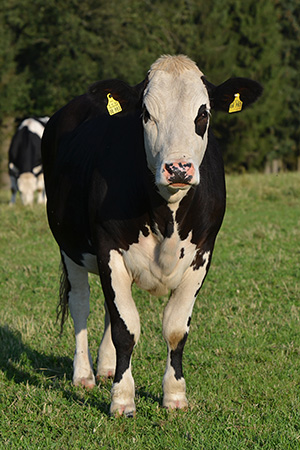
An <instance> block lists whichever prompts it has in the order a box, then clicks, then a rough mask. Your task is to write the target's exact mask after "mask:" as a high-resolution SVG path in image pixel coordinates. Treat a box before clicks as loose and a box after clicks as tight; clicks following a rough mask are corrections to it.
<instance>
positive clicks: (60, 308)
mask: <svg viewBox="0 0 300 450" xmlns="http://www.w3.org/2000/svg"><path fill="white" fill-rule="evenodd" d="M60 270H61V274H60V286H59V303H58V305H57V308H56V319H57V321H59V320H60V334H61V335H62V332H63V328H64V323H65V321H66V319H67V317H68V314H69V308H68V299H69V292H70V289H71V286H70V282H69V279H68V273H67V269H66V266H65V264H64V260H63V258H62V259H61V264H60Z"/></svg>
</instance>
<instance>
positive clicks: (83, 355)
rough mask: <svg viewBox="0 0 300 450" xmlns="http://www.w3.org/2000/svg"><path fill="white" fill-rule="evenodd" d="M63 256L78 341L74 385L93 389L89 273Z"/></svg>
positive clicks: (76, 339)
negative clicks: (89, 330) (88, 325)
mask: <svg viewBox="0 0 300 450" xmlns="http://www.w3.org/2000/svg"><path fill="white" fill-rule="evenodd" d="M62 254H63V259H64V262H65V265H66V269H67V273H68V279H69V282H70V286H71V290H70V292H69V308H70V313H71V316H72V319H73V322H74V330H75V341H76V350H75V355H74V362H73V367H74V372H73V383H74V384H75V386H77V385H82V386H85V387H87V388H92V387H94V386H95V377H94V374H93V365H92V358H91V355H90V352H89V348H88V337H87V319H88V316H89V311H90V307H89V294H90V289H89V283H88V272H87V270H86V269H85V268H84V267H81V266H78V265H77V264H75V263H74V262H73V261H72V260H71V259H70V258H69V257H68V256H67V255H66V254H65V253H64V252H62Z"/></svg>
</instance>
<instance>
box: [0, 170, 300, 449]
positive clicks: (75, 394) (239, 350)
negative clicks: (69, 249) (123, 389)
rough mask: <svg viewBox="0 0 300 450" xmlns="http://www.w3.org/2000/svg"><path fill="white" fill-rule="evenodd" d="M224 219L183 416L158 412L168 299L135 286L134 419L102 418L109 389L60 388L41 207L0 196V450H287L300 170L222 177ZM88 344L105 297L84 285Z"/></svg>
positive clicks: (66, 349) (52, 275)
mask: <svg viewBox="0 0 300 450" xmlns="http://www.w3.org/2000/svg"><path fill="white" fill-rule="evenodd" d="M227 185H228V200H227V212H226V216H225V220H224V224H223V227H222V230H221V232H220V234H219V236H218V239H217V242H216V247H215V252H214V256H213V261H212V265H211V269H210V272H209V275H208V277H207V280H206V282H205V284H204V286H203V288H202V290H201V292H200V294H199V297H198V299H197V302H196V305H195V309H194V313H193V317H192V324H191V332H190V336H189V339H188V341H187V344H186V349H185V353H184V373H185V377H186V382H187V391H188V398H189V402H190V409H189V411H188V412H175V413H171V414H170V413H168V412H167V411H165V410H164V409H163V408H162V407H161V400H162V389H161V380H162V376H163V373H164V367H165V359H166V348H165V344H164V342H163V338H162V333H161V318H162V312H163V307H164V305H165V303H166V298H159V299H157V298H156V297H153V296H151V295H150V294H148V293H145V292H143V291H140V290H139V289H137V288H134V291H133V294H134V298H135V299H136V303H137V306H138V309H139V311H140V315H141V323H142V333H141V338H140V342H139V344H138V346H137V347H136V349H135V351H134V357H133V374H134V377H135V382H136V404H137V417H136V419H134V420H125V419H124V418H121V419H119V420H116V419H113V418H110V417H109V414H108V411H109V402H110V388H111V382H108V383H102V384H100V385H99V386H97V387H96V388H95V389H94V390H93V391H91V392H86V391H84V390H82V389H81V388H75V387H73V386H72V383H71V380H72V357H73V352H74V337H73V328H72V323H71V321H70V320H68V321H67V323H66V326H65V330H64V334H63V336H62V337H61V338H60V337H59V326H58V324H56V304H57V297H58V281H59V271H58V265H59V253H58V249H57V246H56V244H55V241H54V240H53V238H52V236H51V234H50V232H49V230H48V226H47V222H46V218H45V208H44V207H40V206H39V207H37V206H35V207H34V208H24V207H22V206H21V205H20V204H17V206H16V207H15V208H11V207H9V206H8V205H7V202H8V200H9V195H8V193H7V192H5V191H0V209H1V211H0V213H1V225H0V264H1V270H0V283H1V297H0V308H1V309H0V311H1V312H0V407H1V414H0V448H6V447H8V448H10V449H29V448H30V449H59V450H61V449H70V448H75V449H96V448H97V449H99V448H100V449H117V448H118V449H128V448H135V449H169V448H172V449H205V450H209V449H212V450H215V449H238V450H243V449H284V450H286V449H298V448H299V447H300V400H299V392H300V376H299V374H300V339H299V328H300V323H299V322H300V245H299V244H300V175H299V174H281V175H279V176H263V175H243V176H236V177H235V176H229V177H227ZM90 282H91V314H90V318H89V334H90V347H91V352H92V357H93V360H94V362H96V355H97V348H98V345H99V342H100V339H101V334H102V329H103V295H102V292H101V287H100V283H99V280H98V278H97V277H96V276H91V277H90Z"/></svg>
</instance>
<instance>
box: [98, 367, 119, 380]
mask: <svg viewBox="0 0 300 450" xmlns="http://www.w3.org/2000/svg"><path fill="white" fill-rule="evenodd" d="M114 376H115V369H101V370H99V371H98V372H97V376H96V380H97V381H101V380H103V379H107V378H113V377H114Z"/></svg>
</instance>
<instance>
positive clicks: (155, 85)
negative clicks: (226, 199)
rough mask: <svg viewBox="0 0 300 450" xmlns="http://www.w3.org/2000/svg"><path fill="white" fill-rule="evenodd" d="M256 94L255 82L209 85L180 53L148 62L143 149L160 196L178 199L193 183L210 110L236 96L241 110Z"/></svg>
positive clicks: (239, 80) (223, 106)
mask: <svg viewBox="0 0 300 450" xmlns="http://www.w3.org/2000/svg"><path fill="white" fill-rule="evenodd" d="M261 92H262V88H261V86H260V85H259V84H258V83H256V82H255V81H252V80H249V79H243V78H233V79H230V80H228V81H227V82H225V83H223V84H221V85H220V86H214V85H212V84H211V83H209V82H207V81H206V80H205V78H204V75H203V73H202V72H201V71H200V70H199V69H198V67H197V66H196V64H195V63H194V62H193V61H191V60H190V59H189V58H187V57H186V56H184V55H179V56H162V57H161V58H159V59H158V60H157V61H156V62H155V63H154V64H153V65H152V66H151V69H150V71H149V73H148V80H147V85H146V87H145V89H144V93H143V126H144V139H145V149H146V155H147V161H148V166H149V168H150V170H151V171H152V172H153V174H154V176H155V181H156V185H157V187H158V189H159V192H160V194H161V195H162V196H163V197H164V198H165V199H166V200H168V201H169V202H175V201H178V200H180V199H181V198H182V197H183V195H184V194H185V193H186V191H187V190H188V189H189V188H190V187H191V186H193V185H197V184H199V182H200V174H199V167H200V164H201V161H202V159H203V157H204V154H205V150H206V147H207V142H208V127H209V118H210V113H211V110H212V108H216V109H220V110H224V111H227V112H228V111H229V106H230V104H232V102H233V101H234V98H235V95H236V94H238V95H239V97H240V100H241V101H242V102H243V108H245V107H246V106H248V105H249V104H251V103H252V102H253V101H255V100H256V99H257V98H258V97H259V95H260V94H261Z"/></svg>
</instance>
